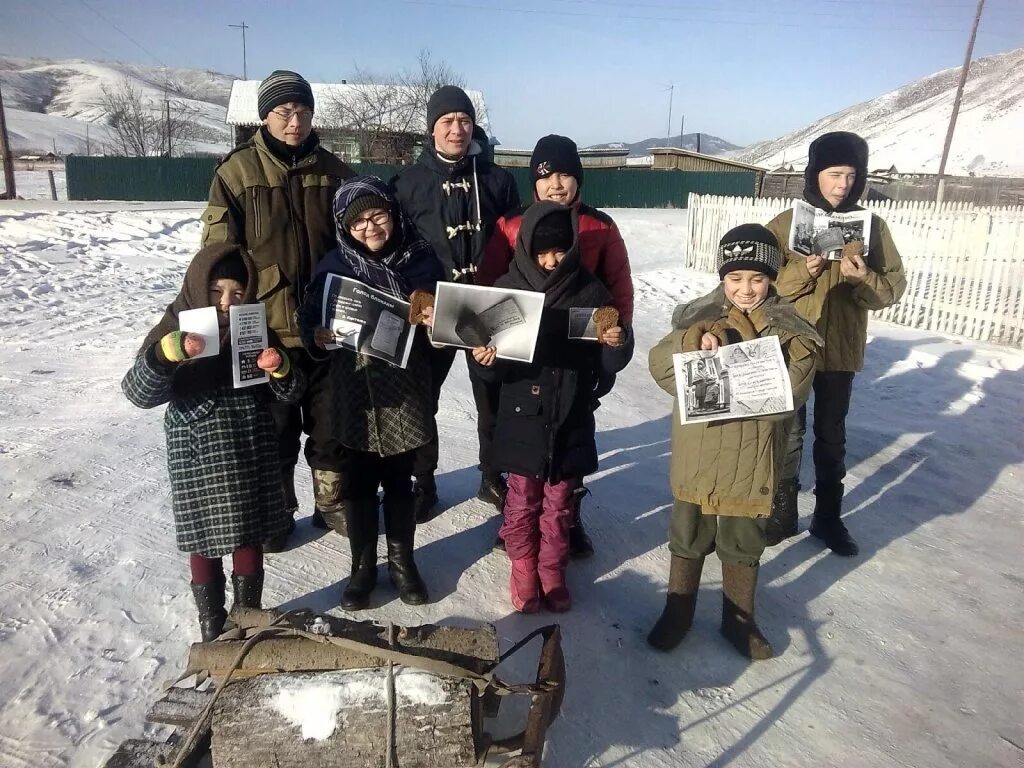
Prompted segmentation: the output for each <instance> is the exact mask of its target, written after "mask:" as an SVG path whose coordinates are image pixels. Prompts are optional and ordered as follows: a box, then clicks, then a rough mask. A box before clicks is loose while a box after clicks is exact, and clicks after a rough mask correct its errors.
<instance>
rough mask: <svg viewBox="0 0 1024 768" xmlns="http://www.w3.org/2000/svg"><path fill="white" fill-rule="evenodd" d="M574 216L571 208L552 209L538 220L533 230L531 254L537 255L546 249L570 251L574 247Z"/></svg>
mask: <svg viewBox="0 0 1024 768" xmlns="http://www.w3.org/2000/svg"><path fill="white" fill-rule="evenodd" d="M572 240H573V237H572V218H571V217H570V215H569V210H568V209H566V210H564V211H552V212H551V213H549V214H548V215H547V216H545V217H544V218H543V219H541V220H540V221H538V222H537V226H536V227H535V228H534V230H533V242H532V243H530V255H531V256H536V255H537V254H539V253H544V252H545V251H553V250H559V251H568V250H569V249H570V248H572Z"/></svg>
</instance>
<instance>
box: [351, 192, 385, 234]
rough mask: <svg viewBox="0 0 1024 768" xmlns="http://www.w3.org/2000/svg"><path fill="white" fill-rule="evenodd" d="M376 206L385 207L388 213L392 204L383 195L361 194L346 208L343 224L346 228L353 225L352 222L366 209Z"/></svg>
mask: <svg viewBox="0 0 1024 768" xmlns="http://www.w3.org/2000/svg"><path fill="white" fill-rule="evenodd" d="M374 208H383V209H384V210H385V211H387V212H388V213H390V212H391V206H390V205H388V201H387V200H385V199H384V198H383V197H378V196H377V195H360V196H359V197H356V198H354V199H353V200H352V202H351V203H349V204H348V207H347V208H346V209H345V215H344V216H343V217H342V219H341V226H343V227H344V228H345V229H349V228H350V227H351V226H352V222H354V221H355V220H356V217H357V216H358V215H359V214H361V213H364V212H366V211H369V210H372V209H374Z"/></svg>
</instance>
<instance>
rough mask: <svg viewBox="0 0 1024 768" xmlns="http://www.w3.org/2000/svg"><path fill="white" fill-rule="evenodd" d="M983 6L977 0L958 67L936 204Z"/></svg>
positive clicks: (943, 184)
mask: <svg viewBox="0 0 1024 768" xmlns="http://www.w3.org/2000/svg"><path fill="white" fill-rule="evenodd" d="M984 6H985V0H978V10H977V12H975V14H974V26H973V27H971V39H970V40H969V41H968V42H967V55H966V56H964V65H963V67H961V69H960V83H959V84H958V85H957V87H956V96H955V97H954V98H953V114H951V115H950V116H949V127H948V128H947V129H946V143H945V144H944V145H943V147H942V160H941V161H939V186H938V189H937V190H936V192H935V203H936V205H941V204H942V197H943V194H944V193H945V191H946V160H948V159H949V148H950V146H951V145H952V144H953V131H954V130H955V129H956V118H957V116H958V115H959V114H960V100H961V99H962V98H963V95H964V84H965V83H966V82H967V72H968V70H970V68H971V56H972V55H973V54H974V39H975V38H976V37H977V36H978V23H979V22H980V21H981V9H982V8H983V7H984Z"/></svg>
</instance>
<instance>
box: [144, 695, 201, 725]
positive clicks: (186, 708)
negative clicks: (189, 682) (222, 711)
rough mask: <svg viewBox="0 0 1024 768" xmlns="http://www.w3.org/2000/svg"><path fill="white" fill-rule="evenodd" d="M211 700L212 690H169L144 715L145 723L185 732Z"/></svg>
mask: <svg viewBox="0 0 1024 768" xmlns="http://www.w3.org/2000/svg"><path fill="white" fill-rule="evenodd" d="M212 698H213V688H210V689H209V690H206V691H197V690H196V689H195V688H170V689H168V690H167V692H166V693H165V694H164V696H163V698H161V699H160V700H159V701H157V702H156V703H154V704H153V706H152V707H150V708H149V712H147V713H146V721H147V722H150V723H163V724H165V725H174V726H177V727H179V728H181V729H182V730H185V731H187V730H188V729H189V728H191V727H192V725H193V724H194V723H195V721H196V719H197V718H198V717H199V715H200V714H202V711H203V710H204V709H206V706H207V705H208V704H209V703H210V699H212Z"/></svg>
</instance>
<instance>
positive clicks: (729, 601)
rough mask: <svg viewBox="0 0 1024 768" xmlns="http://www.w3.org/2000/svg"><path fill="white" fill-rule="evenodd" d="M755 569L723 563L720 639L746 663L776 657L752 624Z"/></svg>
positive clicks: (755, 589) (755, 625)
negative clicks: (745, 660)
mask: <svg viewBox="0 0 1024 768" xmlns="http://www.w3.org/2000/svg"><path fill="white" fill-rule="evenodd" d="M757 571H758V566H756V565H755V566H746V565H736V564H734V563H722V630H721V631H722V635H723V636H724V637H725V639H726V640H728V641H729V642H730V643H732V644H733V647H734V648H735V649H736V650H737V651H739V652H740V653H741V654H743V655H744V656H746V657H747V658H748V659H752V660H754V661H762V660H764V659H770V658H772V656H774V655H775V651H774V650H773V649H772V646H771V643H769V642H768V641H767V640H766V639H765V636H764V635H762V634H761V630H760V629H758V627H757V622H755V621H754V594H755V593H756V592H757Z"/></svg>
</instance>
